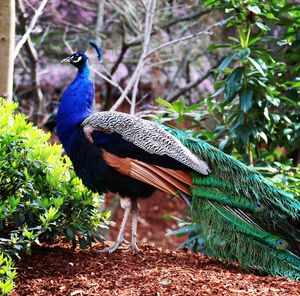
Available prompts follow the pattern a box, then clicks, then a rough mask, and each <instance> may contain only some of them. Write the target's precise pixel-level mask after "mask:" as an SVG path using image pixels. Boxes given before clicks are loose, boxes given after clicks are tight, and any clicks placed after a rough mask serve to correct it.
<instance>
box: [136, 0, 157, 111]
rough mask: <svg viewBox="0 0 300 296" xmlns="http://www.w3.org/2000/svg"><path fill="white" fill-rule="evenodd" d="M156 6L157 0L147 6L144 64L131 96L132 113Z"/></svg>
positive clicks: (142, 56) (143, 52)
mask: <svg viewBox="0 0 300 296" xmlns="http://www.w3.org/2000/svg"><path fill="white" fill-rule="evenodd" d="M155 7H156V0H153V1H150V2H149V5H148V7H147V11H146V20H145V31H144V42H143V51H142V55H141V60H142V65H141V67H140V69H139V71H138V76H137V78H136V81H135V84H134V86H133V92H132V96H131V106H130V114H134V113H135V105H136V96H137V92H138V86H139V81H140V78H141V74H142V67H143V65H144V60H145V59H144V56H145V55H146V54H147V51H148V46H149V42H150V37H151V32H152V24H153V19H154V12H155Z"/></svg>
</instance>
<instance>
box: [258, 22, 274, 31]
mask: <svg viewBox="0 0 300 296" xmlns="http://www.w3.org/2000/svg"><path fill="white" fill-rule="evenodd" d="M255 25H256V26H257V27H259V28H260V29H262V30H263V31H270V30H271V29H270V27H268V26H266V25H264V24H263V23H261V22H255Z"/></svg>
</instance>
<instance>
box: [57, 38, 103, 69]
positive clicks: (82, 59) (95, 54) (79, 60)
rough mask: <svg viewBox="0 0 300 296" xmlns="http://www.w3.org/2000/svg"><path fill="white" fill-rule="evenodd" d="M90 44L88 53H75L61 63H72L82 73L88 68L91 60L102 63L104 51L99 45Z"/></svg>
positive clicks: (91, 42) (92, 42)
mask: <svg viewBox="0 0 300 296" xmlns="http://www.w3.org/2000/svg"><path fill="white" fill-rule="evenodd" d="M89 44H90V47H89V48H88V50H87V51H86V52H83V51H77V52H74V53H73V54H71V55H70V56H69V57H67V58H65V59H63V60H62V61H61V62H62V63H65V62H66V63H70V64H72V65H73V66H75V67H76V68H77V69H78V71H79V72H81V71H82V70H83V69H84V68H85V67H86V66H87V63H88V60H89V58H96V59H97V60H98V61H100V60H101V58H102V51H101V49H100V47H99V45H98V44H97V43H96V42H94V41H90V42H89Z"/></svg>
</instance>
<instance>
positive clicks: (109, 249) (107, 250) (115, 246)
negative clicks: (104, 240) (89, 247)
mask: <svg viewBox="0 0 300 296" xmlns="http://www.w3.org/2000/svg"><path fill="white" fill-rule="evenodd" d="M122 243H123V240H122V241H116V242H114V243H113V244H112V245H111V246H109V247H107V248H105V249H103V250H98V251H97V252H98V253H102V254H103V253H108V254H111V253H113V252H114V251H116V250H117V249H118V248H119V247H120V245H121V244H122Z"/></svg>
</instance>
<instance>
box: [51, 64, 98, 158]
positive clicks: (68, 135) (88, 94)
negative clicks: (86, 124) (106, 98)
mask: <svg viewBox="0 0 300 296" xmlns="http://www.w3.org/2000/svg"><path fill="white" fill-rule="evenodd" d="M89 73H90V71H89V65H88V63H87V64H85V65H84V67H83V68H82V69H78V73H77V75H76V77H75V79H74V80H73V82H72V83H71V84H70V85H69V86H68V87H67V89H66V90H65V92H64V94H63V96H62V98H61V102H60V105H59V108H58V113H57V122H56V127H57V133H58V137H59V139H60V141H61V142H62V144H63V146H64V149H65V151H66V153H67V154H68V155H70V150H71V147H72V144H73V142H74V141H75V140H76V138H77V137H78V136H79V135H81V133H80V131H81V127H80V124H81V122H82V121H83V120H84V119H85V118H87V117H88V116H89V115H91V114H92V113H93V107H94V106H93V103H94V83H93V81H92V80H90V79H89Z"/></svg>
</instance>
